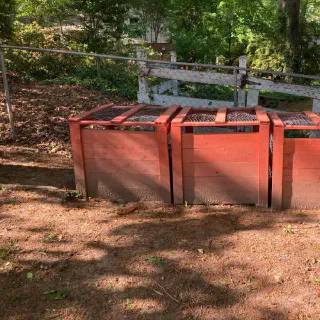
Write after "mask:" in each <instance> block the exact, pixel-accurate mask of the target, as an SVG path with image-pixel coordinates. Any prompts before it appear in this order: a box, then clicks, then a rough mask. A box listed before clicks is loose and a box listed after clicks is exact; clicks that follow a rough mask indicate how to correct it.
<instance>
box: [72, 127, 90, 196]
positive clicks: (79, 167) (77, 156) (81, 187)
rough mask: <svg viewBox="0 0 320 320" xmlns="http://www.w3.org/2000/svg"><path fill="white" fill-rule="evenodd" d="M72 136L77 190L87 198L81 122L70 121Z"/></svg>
mask: <svg viewBox="0 0 320 320" xmlns="http://www.w3.org/2000/svg"><path fill="white" fill-rule="evenodd" d="M69 128H70V136H71V145H72V154H73V163H74V175H75V182H76V189H77V190H78V191H79V192H81V193H82V194H83V195H84V196H85V197H87V196H88V195H87V185H86V176H85V160H84V155H83V145H82V141H83V140H82V134H81V133H82V132H81V127H80V124H79V122H77V121H70V122H69Z"/></svg>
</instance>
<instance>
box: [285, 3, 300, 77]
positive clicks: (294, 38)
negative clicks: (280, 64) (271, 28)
mask: <svg viewBox="0 0 320 320" xmlns="http://www.w3.org/2000/svg"><path fill="white" fill-rule="evenodd" d="M287 7H288V9H287V10H288V16H287V17H288V18H287V21H288V22H287V23H288V47H289V61H288V69H289V71H291V72H296V73H298V72H300V66H301V57H300V19H299V16H300V0H287Z"/></svg>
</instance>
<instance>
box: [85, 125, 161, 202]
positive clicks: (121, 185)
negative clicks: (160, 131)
mask: <svg viewBox="0 0 320 320" xmlns="http://www.w3.org/2000/svg"><path fill="white" fill-rule="evenodd" d="M83 131H84V134H83V153H84V160H85V168H86V178H87V189H88V195H89V196H90V197H96V196H98V197H102V198H106V199H110V200H123V201H139V200H145V201H149V200H150V201H151V200H163V198H162V189H161V180H160V168H159V150H158V141H157V134H156V133H155V132H134V131H109V130H83Z"/></svg>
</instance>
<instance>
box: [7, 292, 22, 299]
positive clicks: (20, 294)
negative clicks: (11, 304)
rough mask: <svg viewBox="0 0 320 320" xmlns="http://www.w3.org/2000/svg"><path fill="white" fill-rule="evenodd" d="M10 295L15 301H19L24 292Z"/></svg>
mask: <svg viewBox="0 0 320 320" xmlns="http://www.w3.org/2000/svg"><path fill="white" fill-rule="evenodd" d="M10 297H11V299H12V300H13V301H19V300H21V299H22V293H12V294H11V295H10Z"/></svg>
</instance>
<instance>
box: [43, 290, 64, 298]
mask: <svg viewBox="0 0 320 320" xmlns="http://www.w3.org/2000/svg"><path fill="white" fill-rule="evenodd" d="M43 294H47V295H50V297H51V299H52V300H63V299H65V298H67V297H69V296H70V291H69V290H68V289H62V290H48V291H45V292H44V293H43Z"/></svg>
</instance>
